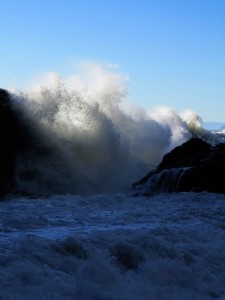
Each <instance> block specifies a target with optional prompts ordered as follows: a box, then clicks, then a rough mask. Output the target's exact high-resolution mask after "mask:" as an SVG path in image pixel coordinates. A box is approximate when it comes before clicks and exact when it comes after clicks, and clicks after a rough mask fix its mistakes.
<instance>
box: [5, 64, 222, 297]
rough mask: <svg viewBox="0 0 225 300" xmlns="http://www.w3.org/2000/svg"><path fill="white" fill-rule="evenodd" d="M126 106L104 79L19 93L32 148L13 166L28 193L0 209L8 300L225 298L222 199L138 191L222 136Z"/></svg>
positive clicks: (123, 95)
mask: <svg viewBox="0 0 225 300" xmlns="http://www.w3.org/2000/svg"><path fill="white" fill-rule="evenodd" d="M128 98H129V95H128V92H127V88H126V86H125V85H124V82H123V78H121V77H120V76H119V75H118V74H114V73H112V72H106V71H104V70H102V69H101V68H95V69H92V70H91V72H89V74H88V76H85V77H82V76H72V77H70V78H68V79H63V78H62V77H60V76H59V75H58V74H55V73H49V74H48V75H47V76H46V78H44V79H42V81H41V82H40V83H38V84H37V83H36V84H35V85H33V86H32V87H30V88H29V89H24V90H12V91H11V99H12V103H13V107H14V110H15V111H16V112H17V114H18V116H19V117H20V120H22V122H23V124H24V130H29V134H30V135H29V136H30V137H31V138H32V145H33V148H30V149H28V150H27V151H24V152H22V153H20V154H19V155H18V157H17V161H16V167H15V168H16V169H15V180H16V186H17V191H19V192H20V193H17V194H11V195H9V196H8V197H7V199H6V200H5V201H1V202H0V215H1V218H0V248H1V251H0V299H2V300H30V299H32V300H59V299H62V300H72V299H73V300H92V299H93V300H144V299H146V300H181V299H182V300H195V299H196V300H208V299H219V300H222V299H223V300H224V299H225V251H224V249H225V195H219V194H210V193H206V192H202V193H193V192H189V193H188V192H187V193H170V194H167V193H161V194H158V195H154V196H151V197H144V196H138V197H135V196H134V195H133V193H132V189H131V185H132V183H133V182H135V181H136V180H138V179H140V178H141V177H142V176H144V175H145V174H146V172H148V171H149V170H150V169H152V168H154V167H156V166H157V164H158V163H159V162H160V161H161V159H162V157H163V155H164V154H166V153H167V152H169V151H170V150H172V149H173V148H174V147H176V146H178V145H180V144H182V143H183V142H185V141H187V140H188V139H190V137H191V136H193V135H194V136H198V137H201V138H203V139H204V140H206V141H208V142H210V143H212V144H216V143H218V142H221V141H222V142H223V141H224V132H222V131H218V132H210V131H207V130H205V129H203V128H202V126H201V117H200V116H198V115H197V114H196V113H194V112H192V111H190V110H188V111H185V112H183V113H177V112H176V111H174V110H173V109H171V108H167V107H158V108H154V109H151V110H150V111H146V110H144V109H141V108H139V107H137V105H135V104H132V103H131V102H130V101H129V100H128ZM21 195H26V196H21Z"/></svg>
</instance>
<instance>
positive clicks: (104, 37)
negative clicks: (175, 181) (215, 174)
mask: <svg viewBox="0 0 225 300" xmlns="http://www.w3.org/2000/svg"><path fill="white" fill-rule="evenodd" d="M1 7H2V11H3V12H4V13H3V14H2V16H1V20H0V28H1V29H0V33H1V34H0V37H1V39H2V41H3V42H2V46H1V48H0V55H1V70H0V83H1V84H0V87H1V88H6V89H10V88H13V87H15V88H19V89H23V88H25V87H26V86H27V85H29V83H30V82H31V81H32V80H33V79H34V78H35V77H40V76H41V74H43V73H46V72H57V73H59V74H61V75H62V76H63V77H69V76H71V75H73V74H77V72H78V69H79V68H78V66H79V64H81V63H82V62H93V63H96V62H97V63H98V64H100V65H103V66H110V67H111V68H112V69H114V71H116V72H118V73H120V74H125V76H127V77H129V81H127V82H126V84H127V88H128V91H129V99H130V100H131V101H132V102H134V103H135V104H138V105H139V106H141V107H143V108H144V109H151V108H152V107H156V106H167V107H171V108H173V109H175V110H176V111H178V112H180V111H183V110H186V109H191V110H193V111H195V112H196V113H198V114H199V115H200V116H201V117H202V118H203V121H204V122H212V121H213V122H221V123H225V117H224V110H225V85H224V82H225V57H224V53H225V19H224V15H225V2H224V1H222V0H217V1H215V2H212V1H203V0H196V1H194V0H191V1H188V2H182V3H181V2H180V1H177V0H174V1H170V2H168V1H165V0H160V1H150V2H148V1H144V0H141V1H139V2H138V3H130V2H128V1H127V0H124V1H123V2H122V3H121V2H119V1H118V0H116V1H114V2H113V3H102V2H101V1H99V0H98V1H90V0H89V1H83V2H82V1H81V0H78V1H72V0H69V1H67V3H66V4H62V3H61V1H59V0H56V1H54V2H53V1H48V3H46V2H44V1H43V0H40V1H38V2H36V1H34V0H31V1H30V2H29V3H27V1H25V0H19V1H17V2H16V3H15V1H13V0H7V2H6V1H4V3H2V6H1Z"/></svg>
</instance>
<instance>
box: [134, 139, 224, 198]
mask: <svg viewBox="0 0 225 300" xmlns="http://www.w3.org/2000/svg"><path fill="white" fill-rule="evenodd" d="M224 178H225V144H223V143H219V144H217V145H216V146H214V147H213V146H211V145H210V144H208V143H207V142H205V141H203V140H201V139H199V138H192V139H190V140H189V141H187V142H185V143H184V144H182V145H181V146H179V147H176V148H175V149H173V150H172V151H171V152H170V153H168V154H166V155H165V156H164V157H163V160H162V162H161V163H160V164H159V165H158V167H157V168H156V169H154V170H152V171H150V172H149V173H148V174H147V175H146V176H145V177H143V178H142V179H141V180H139V181H138V182H136V183H134V184H133V191H134V194H135V195H147V196H148V195H152V194H156V193H164V192H189V191H193V192H202V191H206V192H213V193H222V194H223V193H225V184H224Z"/></svg>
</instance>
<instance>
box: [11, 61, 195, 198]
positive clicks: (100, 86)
mask: <svg viewBox="0 0 225 300" xmlns="http://www.w3.org/2000/svg"><path fill="white" fill-rule="evenodd" d="M12 99H13V103H14V108H15V110H17V112H18V114H19V115H20V119H21V122H23V124H25V125H24V127H26V129H27V130H28V131H29V137H30V139H31V140H32V146H31V147H29V148H28V149H26V151H23V152H21V153H20V154H19V155H18V157H17V164H16V185H17V190H18V191H22V192H23V193H24V192H25V193H28V194H44V195H46V194H53V193H61V194H65V193H73V194H74V193H79V194H91V193H103V192H104V193H105V192H107V193H110V192H118V191H126V190H128V189H129V187H130V185H131V183H132V182H134V181H135V180H137V179H138V178H139V177H141V176H143V175H144V174H145V172H146V171H148V170H149V169H150V168H151V167H155V166H156V165H157V164H158V163H159V162H160V160H161V159H162V157H163V155H164V154H165V153H166V152H168V151H170V150H171V149H172V148H174V147H176V146H177V145H179V144H181V143H183V142H185V141H186V140H188V139H189V138H190V137H191V133H190V131H189V127H188V123H187V122H186V121H185V120H184V119H183V118H182V117H181V116H180V115H179V114H177V113H176V112H175V111H174V110H172V109H168V108H158V109H157V110H156V111H152V112H146V111H144V110H141V109H139V108H137V109H135V108H134V107H133V108H132V110H130V109H129V107H128V106H127V105H124V103H126V102H128V101H129V100H128V96H127V89H126V87H125V85H124V82H123V78H121V76H119V75H118V74H115V73H113V72H111V71H110V72H109V71H106V70H103V69H102V68H100V67H96V66H95V67H94V68H93V69H91V70H89V74H88V75H87V79H85V78H84V77H79V76H73V77H71V78H69V79H66V80H63V79H62V78H61V77H60V76H58V75H57V74H55V73H51V74H49V75H48V77H47V78H46V79H45V80H44V81H43V82H42V84H37V85H36V86H34V87H32V88H31V89H29V90H26V91H14V92H13V94H12ZM196 120H198V118H197V117H196Z"/></svg>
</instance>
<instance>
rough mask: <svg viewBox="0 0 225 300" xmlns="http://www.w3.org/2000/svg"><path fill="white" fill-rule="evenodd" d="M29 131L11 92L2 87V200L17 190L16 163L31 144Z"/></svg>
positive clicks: (0, 159) (0, 140) (0, 119)
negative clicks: (20, 154)
mask: <svg viewBox="0 0 225 300" xmlns="http://www.w3.org/2000/svg"><path fill="white" fill-rule="evenodd" d="M29 141H31V139H30V138H29V135H28V131H27V129H26V126H25V124H23V122H22V121H21V118H20V112H19V111H17V110H16V109H15V107H14V105H13V102H12V99H11V96H10V93H9V92H8V91H7V90H4V89H0V143H1V147H0V200H1V199H4V197H5V196H6V195H7V194H8V193H12V192H16V191H15V165H16V158H17V155H18V153H19V152H21V151H23V150H24V149H26V148H27V147H28V145H29V143H30V142H29Z"/></svg>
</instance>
